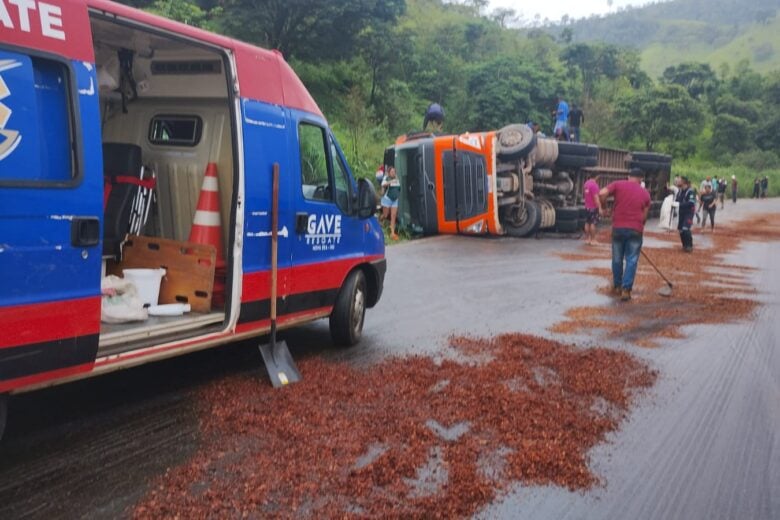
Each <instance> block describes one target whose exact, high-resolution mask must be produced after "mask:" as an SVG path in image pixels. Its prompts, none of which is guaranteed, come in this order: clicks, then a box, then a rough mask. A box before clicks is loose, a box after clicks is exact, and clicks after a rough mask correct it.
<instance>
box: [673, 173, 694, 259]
mask: <svg viewBox="0 0 780 520" xmlns="http://www.w3.org/2000/svg"><path fill="white" fill-rule="evenodd" d="M677 203H678V204H679V210H678V211H679V215H680V217H679V221H678V222H677V230H678V231H679V232H680V241H681V242H682V246H683V251H685V252H686V253H690V252H692V251H693V235H692V234H691V227H692V226H693V217H694V215H695V214H696V192H695V191H693V189H692V188H691V181H690V180H688V177H682V178H681V185H680V191H679V192H678V193H677Z"/></svg>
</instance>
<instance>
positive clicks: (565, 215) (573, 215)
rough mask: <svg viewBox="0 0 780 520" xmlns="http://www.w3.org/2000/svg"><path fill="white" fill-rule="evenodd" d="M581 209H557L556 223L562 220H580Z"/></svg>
mask: <svg viewBox="0 0 780 520" xmlns="http://www.w3.org/2000/svg"><path fill="white" fill-rule="evenodd" d="M579 218H580V209H579V208H555V221H556V222H560V221H561V220H579Z"/></svg>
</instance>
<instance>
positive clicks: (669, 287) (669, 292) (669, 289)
mask: <svg viewBox="0 0 780 520" xmlns="http://www.w3.org/2000/svg"><path fill="white" fill-rule="evenodd" d="M639 252H640V253H642V256H644V257H645V260H647V262H648V263H649V264H650V265H652V266H653V269H655V272H656V273H658V274H659V275H660V276H661V278H663V279H664V282H666V287H661V288H660V289H658V294H659V295H661V296H665V297H667V298H668V297H669V296H671V295H672V282H670V281H669V279H668V278H667V277H666V276H664V273H662V272H661V270H660V269H658V267H657V266H656V265H655V264H654V263H653V261H652V260H650V257H649V256H647V253H645V250H644V249H640V250H639Z"/></svg>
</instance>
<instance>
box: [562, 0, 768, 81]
mask: <svg viewBox="0 0 780 520" xmlns="http://www.w3.org/2000/svg"><path fill="white" fill-rule="evenodd" d="M778 11H780V0H741V1H739V0H672V1H667V2H659V3H655V4H649V5H646V6H644V7H638V8H629V9H626V10H624V11H621V12H618V13H615V14H611V15H606V16H593V17H590V18H586V19H582V20H577V21H575V22H572V23H569V24H566V25H559V26H555V27H553V28H551V30H552V32H553V33H554V34H557V35H561V34H562V32H563V31H564V30H565V29H570V30H571V34H572V41H573V42H596V41H598V42H604V43H611V44H616V45H620V46H632V47H636V48H638V49H640V50H641V55H642V67H643V68H644V69H645V70H646V71H647V72H648V74H650V75H651V76H654V77H657V76H659V75H660V74H661V73H662V72H663V70H664V69H665V68H666V67H668V66H670V65H676V64H679V63H681V62H684V61H702V62H706V63H709V64H710V65H711V66H712V67H713V69H715V70H718V68H719V67H720V66H721V65H722V64H723V63H727V64H729V65H731V66H733V65H734V64H736V63H737V62H739V61H740V60H743V59H747V60H749V61H750V62H751V64H752V66H753V67H754V68H755V69H756V70H758V71H761V72H767V71H769V70H774V69H780V17H779V16H778Z"/></svg>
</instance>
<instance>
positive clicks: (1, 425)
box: [0, 394, 8, 440]
mask: <svg viewBox="0 0 780 520" xmlns="http://www.w3.org/2000/svg"><path fill="white" fill-rule="evenodd" d="M6 419H8V395H7V394H0V440H2V438H3V432H4V431H5V423H6Z"/></svg>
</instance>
